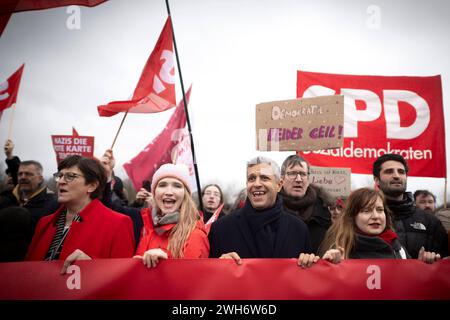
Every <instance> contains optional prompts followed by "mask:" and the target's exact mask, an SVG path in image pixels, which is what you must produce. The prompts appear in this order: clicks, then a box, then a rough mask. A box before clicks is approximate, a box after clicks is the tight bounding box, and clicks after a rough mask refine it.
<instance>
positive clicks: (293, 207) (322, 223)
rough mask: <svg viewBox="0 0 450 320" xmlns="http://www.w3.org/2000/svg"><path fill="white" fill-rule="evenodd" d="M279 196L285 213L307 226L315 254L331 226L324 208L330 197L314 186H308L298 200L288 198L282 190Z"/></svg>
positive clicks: (327, 212) (326, 210)
mask: <svg viewBox="0 0 450 320" xmlns="http://www.w3.org/2000/svg"><path fill="white" fill-rule="evenodd" d="M279 194H280V195H281V197H282V199H283V206H284V209H285V211H286V212H289V213H291V214H293V215H295V216H297V217H299V218H301V219H302V220H303V221H304V222H305V223H306V225H307V226H308V230H309V234H310V237H311V248H312V251H313V252H314V253H317V252H318V249H319V246H320V244H321V243H322V241H323V239H324V237H325V233H326V232H327V230H328V228H329V227H330V226H331V215H330V212H329V211H328V208H327V207H326V206H325V203H326V202H329V201H330V200H329V199H328V198H329V197H330V195H328V194H327V193H326V192H325V191H324V190H323V189H321V188H319V187H316V186H314V185H309V187H308V189H307V190H306V193H305V195H304V196H303V197H302V198H300V199H298V198H294V197H291V196H288V195H287V194H286V193H285V192H284V190H283V189H282V190H281V191H280V193H279Z"/></svg>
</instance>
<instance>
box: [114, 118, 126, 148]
mask: <svg viewBox="0 0 450 320" xmlns="http://www.w3.org/2000/svg"><path fill="white" fill-rule="evenodd" d="M127 114H128V110H127V111H126V112H125V114H124V115H123V118H122V122H121V123H120V126H119V129H118V130H117V133H116V136H115V137H114V141H113V143H112V145H111V150H112V149H113V148H114V145H115V144H116V140H117V137H118V136H119V132H120V129H122V125H123V123H124V121H125V118H126V117H127Z"/></svg>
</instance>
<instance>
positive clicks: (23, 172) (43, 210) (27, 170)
mask: <svg viewBox="0 0 450 320" xmlns="http://www.w3.org/2000/svg"><path fill="white" fill-rule="evenodd" d="M42 171H43V169H42V165H41V164H40V163H39V162H37V161H34V160H29V161H23V162H21V163H20V165H19V171H18V173H17V177H18V184H17V185H16V186H15V187H14V189H13V190H11V191H10V192H7V193H4V194H2V196H1V197H0V209H3V208H8V207H13V206H20V207H23V208H26V209H28V211H30V213H31V220H32V230H33V231H34V228H35V227H36V224H37V223H38V221H39V219H40V218H41V217H43V216H44V215H48V214H50V213H53V212H54V211H56V209H57V208H58V202H57V199H56V195H55V194H54V193H50V192H49V191H48V190H47V187H46V186H45V184H44V178H43V176H42Z"/></svg>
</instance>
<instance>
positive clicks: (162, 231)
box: [135, 163, 209, 267]
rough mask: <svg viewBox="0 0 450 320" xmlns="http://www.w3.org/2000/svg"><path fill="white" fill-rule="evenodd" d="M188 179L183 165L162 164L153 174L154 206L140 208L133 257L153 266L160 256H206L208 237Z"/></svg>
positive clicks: (187, 173)
mask: <svg viewBox="0 0 450 320" xmlns="http://www.w3.org/2000/svg"><path fill="white" fill-rule="evenodd" d="M189 181H190V176H189V170H188V168H187V166H186V165H183V164H171V163H167V164H164V165H162V166H161V167H160V168H159V169H158V170H157V171H156V172H155V174H154V175H153V179H152V188H151V190H152V195H153V201H152V202H153V208H152V209H150V208H143V209H142V210H141V216H142V220H143V222H144V227H143V229H142V233H141V239H140V242H139V245H138V248H137V250H136V256H135V258H141V259H142V260H143V262H144V265H146V266H147V267H156V265H157V264H158V261H159V259H167V258H207V257H208V255H209V242H208V236H207V234H206V231H205V228H204V224H203V220H202V219H201V218H200V214H199V212H198V210H197V208H196V206H195V203H194V201H193V200H192V197H191V187H190V183H189Z"/></svg>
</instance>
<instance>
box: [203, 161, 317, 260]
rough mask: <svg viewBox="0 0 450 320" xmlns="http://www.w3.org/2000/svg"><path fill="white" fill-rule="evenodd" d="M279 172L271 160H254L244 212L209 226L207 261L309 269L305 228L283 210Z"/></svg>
mask: <svg viewBox="0 0 450 320" xmlns="http://www.w3.org/2000/svg"><path fill="white" fill-rule="evenodd" d="M281 186H282V181H281V176H280V169H279V167H278V165H277V164H276V163H275V162H274V161H273V160H271V159H268V158H263V157H257V158H254V159H252V160H250V161H249V162H248V164H247V200H246V201H245V205H244V207H243V208H241V209H239V210H237V211H236V212H234V213H231V214H229V215H227V216H225V217H224V218H222V219H220V220H218V221H216V222H215V223H214V224H213V225H212V226H211V232H210V233H209V241H210V245H211V252H210V257H212V258H222V259H234V260H235V261H236V262H237V263H238V264H240V263H241V259H242V258H298V264H299V265H302V266H304V267H306V266H310V265H311V264H312V261H311V259H310V256H311V255H310V254H309V253H310V252H311V243H310V237H309V232H308V228H307V226H306V224H305V223H304V222H303V221H302V220H300V219H298V218H297V217H295V216H294V215H292V214H289V213H287V212H286V211H285V210H284V208H283V202H282V199H281V197H280V196H279V195H278V192H279V191H280V189H281Z"/></svg>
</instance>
